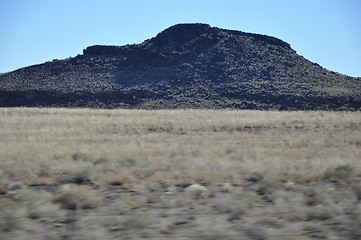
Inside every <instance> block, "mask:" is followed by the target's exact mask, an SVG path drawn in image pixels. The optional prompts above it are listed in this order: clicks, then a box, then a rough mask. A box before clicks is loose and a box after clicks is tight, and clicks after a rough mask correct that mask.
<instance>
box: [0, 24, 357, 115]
mask: <svg viewBox="0 0 361 240" xmlns="http://www.w3.org/2000/svg"><path fill="white" fill-rule="evenodd" d="M0 90H2V91H0V105H2V106H12V105H14V106H18V105H20V106H49V105H50V106H90V107H136V108H249V109H340V110H343V109H346V110H349V109H350V110H355V109H356V110H358V109H360V108H361V107H360V105H361V102H360V98H361V79H360V78H352V77H349V76H346V75H342V74H338V73H335V72H332V71H328V70H326V69H324V68H322V67H321V66H319V65H318V64H315V63H312V62H310V61H308V60H307V59H305V58H304V57H302V56H300V55H298V54H297V53H296V52H295V51H294V50H293V49H292V48H291V47H290V45H289V44H288V43H286V42H284V41H282V40H280V39H277V38H274V37H270V36H265V35H259V34H252V33H244V32H240V31H232V30H225V29H219V28H215V27H210V26H209V25H207V24H178V25H175V26H172V27H170V28H168V29H166V30H164V31H162V32H161V33H159V34H158V35H157V36H156V37H154V38H151V39H148V40H146V41H144V42H143V43H141V44H134V45H126V46H100V45H98V46H90V47H87V48H86V49H84V50H83V54H82V55H78V56H76V57H74V58H68V59H63V60H53V61H51V62H46V63H44V64H40V65H34V66H30V67H26V68H22V69H19V70H16V71H13V72H10V73H7V74H3V75H1V76H0ZM14 91H15V92H16V94H15V92H14ZM124 94H125V95H126V99H125V100H124V99H123V95H124ZM99 95H101V96H102V97H99ZM107 95H109V97H106V96H107ZM129 95H130V96H131V97H129ZM69 96H70V97H69ZM59 99H61V101H60V100H59Z"/></svg>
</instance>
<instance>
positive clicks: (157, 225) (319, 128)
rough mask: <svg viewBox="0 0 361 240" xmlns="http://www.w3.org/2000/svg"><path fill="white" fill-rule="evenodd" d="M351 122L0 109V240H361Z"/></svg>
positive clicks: (360, 127)
mask: <svg viewBox="0 0 361 240" xmlns="http://www.w3.org/2000/svg"><path fill="white" fill-rule="evenodd" d="M360 136H361V113H360V112H321V111H313V112H301V111H300V112H278V111H230V110H159V111H158V110H157V111H150V110H149V111H147V110H89V109H36V108H31V109H29V108H2V109H0V209H1V211H0V239H333V240H336V239H361V231H360V229H361V166H360V159H361V137H360Z"/></svg>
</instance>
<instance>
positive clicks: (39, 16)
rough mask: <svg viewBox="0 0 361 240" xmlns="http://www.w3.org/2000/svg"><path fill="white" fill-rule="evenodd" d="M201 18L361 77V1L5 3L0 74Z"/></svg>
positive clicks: (0, 10) (0, 8)
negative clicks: (287, 45)
mask: <svg viewBox="0 0 361 240" xmlns="http://www.w3.org/2000/svg"><path fill="white" fill-rule="evenodd" d="M196 22H199V23H208V24H210V25H211V26H214V27H220V28H226V29H233V30H240V31H245V32H252V33H260V34H266V35H271V36H274V37H277V38H280V39H282V40H284V41H286V42H288V43H290V44H291V47H292V48H293V49H294V50H296V51H297V52H298V53H299V54H301V55H302V56H304V57H305V58H307V59H309V60H310V61H312V62H316V63H318V64H320V65H321V66H323V67H325V68H327V69H329V70H333V71H336V72H340V73H343V74H347V75H350V76H356V77H357V76H358V77H361V0H263V1H261V0H247V1H244V0H217V1H213V0H181V1H176V0H98V1H95V0H0V72H7V71H12V70H15V69H18V68H21V67H25V66H29V65H34V64H38V63H43V62H46V61H51V60H53V59H62V58H68V57H74V56H76V55H78V54H81V53H82V50H83V49H84V48H86V47H87V46H91V45H96V44H98V45H124V44H132V43H141V42H143V41H144V40H146V39H148V38H151V37H154V36H155V35H156V34H157V33H159V32H160V31H162V30H164V29H165V28H167V27H170V26H172V25H174V24H177V23H196Z"/></svg>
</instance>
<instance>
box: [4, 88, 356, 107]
mask: <svg viewBox="0 0 361 240" xmlns="http://www.w3.org/2000/svg"><path fill="white" fill-rule="evenodd" d="M0 107H70V108H103V109H113V108H127V109H132V108H133V109H137V108H139V109H187V108H195V109H255V110H337V111H346V110H347V111H357V110H360V109H361V99H360V98H353V97H312V96H310V97H302V96H292V95H266V94H249V95H237V94H235V95H225V96H224V98H222V101H216V103H215V102H214V101H211V100H210V101H199V99H188V101H182V102H179V101H177V100H176V99H172V98H171V97H170V96H163V95H162V94H157V93H153V92H149V91H141V90H133V91H107V92H90V91H85V90H83V91H41V90H29V91H0Z"/></svg>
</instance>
